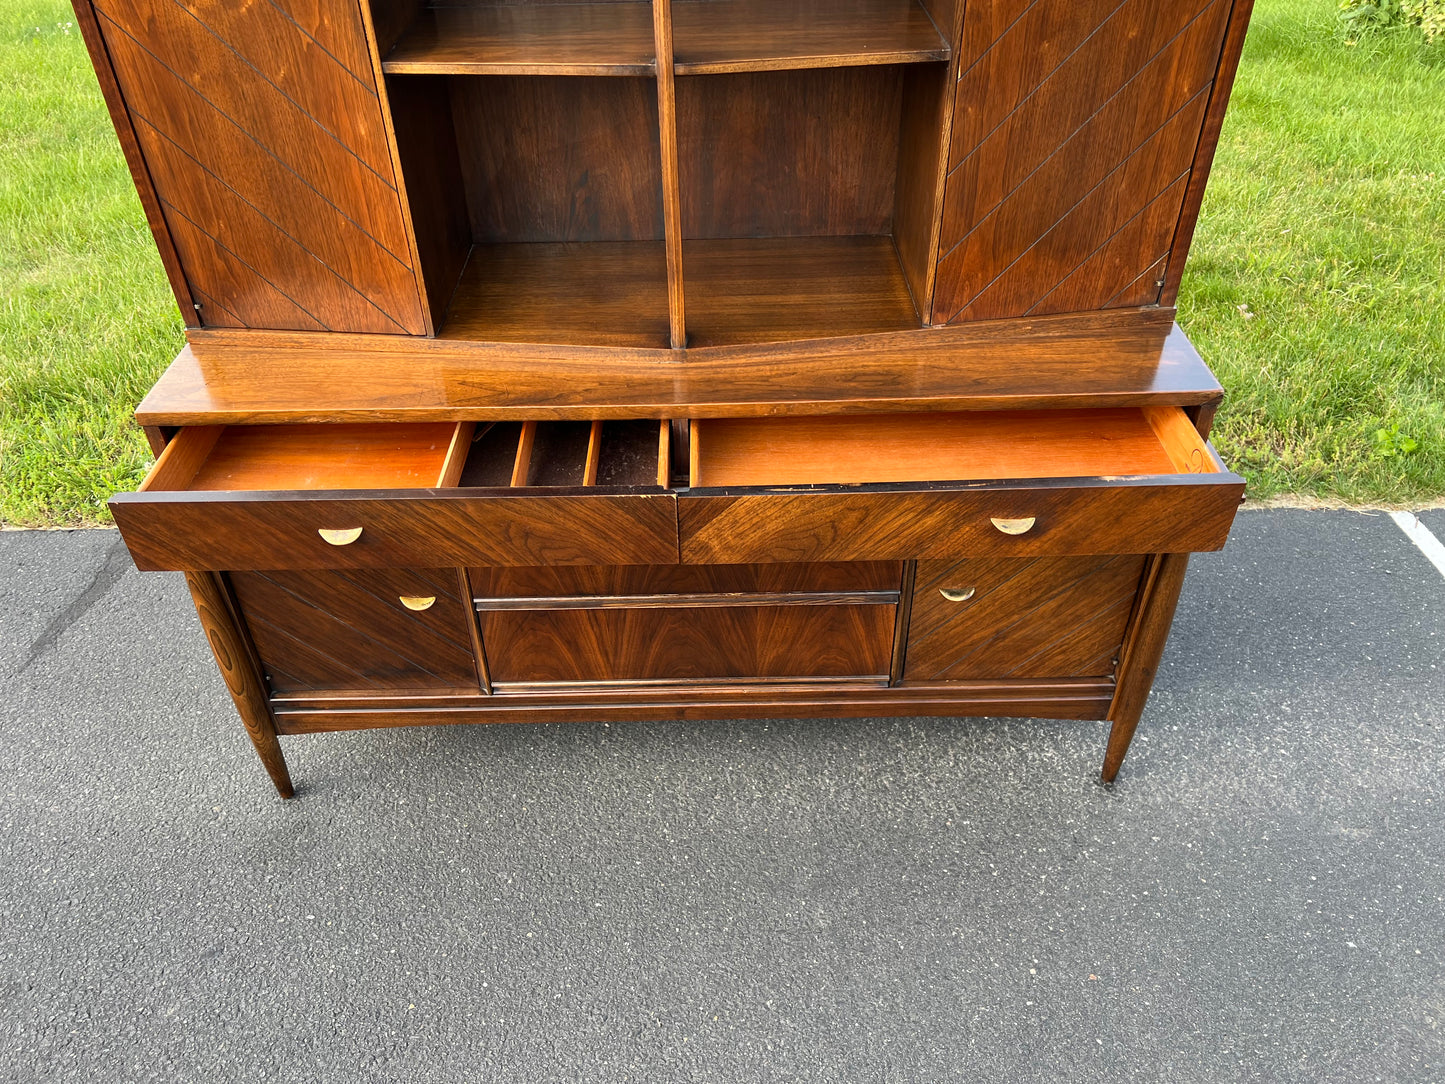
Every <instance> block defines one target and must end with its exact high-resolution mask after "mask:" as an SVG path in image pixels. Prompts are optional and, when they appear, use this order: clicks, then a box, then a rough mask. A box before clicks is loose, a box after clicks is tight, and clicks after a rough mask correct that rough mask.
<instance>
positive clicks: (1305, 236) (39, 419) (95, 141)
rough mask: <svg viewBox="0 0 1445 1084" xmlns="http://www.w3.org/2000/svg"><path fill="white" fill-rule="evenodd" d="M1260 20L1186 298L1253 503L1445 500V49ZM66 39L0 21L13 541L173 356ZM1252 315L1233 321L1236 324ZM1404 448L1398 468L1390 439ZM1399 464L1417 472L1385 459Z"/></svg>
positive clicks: (67, 517)
mask: <svg viewBox="0 0 1445 1084" xmlns="http://www.w3.org/2000/svg"><path fill="white" fill-rule="evenodd" d="M1334 13H1335V0H1258V3H1257V6H1256V10H1255V16H1254V23H1253V27H1252V29H1251V30H1250V36H1249V41H1248V44H1247V46H1246V49H1245V58H1244V62H1243V64H1242V66H1241V69H1240V75H1239V80H1238V82H1237V83H1236V85H1235V90H1234V98H1233V102H1232V105H1231V107H1230V113H1229V118H1228V120H1227V121H1226V123H1225V128H1224V135H1223V138H1222V140H1221V143H1220V150H1219V156H1218V159H1217V160H1216V162H1215V167H1214V175H1213V178H1212V180H1211V182H1210V188H1209V194H1208V196H1207V197H1206V199H1205V203H1204V212H1203V215H1202V218H1201V221H1200V225H1199V230H1198V233H1197V235H1196V237H1195V241H1194V251H1193V254H1192V257H1191V259H1190V263H1189V269H1188V273H1187V274H1186V276H1185V280H1184V289H1183V293H1182V295H1181V297H1180V303H1179V307H1180V321H1181V323H1183V324H1184V326H1185V328H1186V329H1187V330H1188V331H1189V333H1190V335H1191V336H1192V337H1193V338H1194V340H1195V343H1196V344H1197V345H1198V347H1199V349H1200V351H1201V353H1203V355H1204V357H1205V359H1206V360H1207V361H1208V362H1209V363H1210V364H1211V365H1213V366H1214V368H1215V371H1216V372H1217V373H1218V374H1219V378H1220V380H1221V382H1222V383H1223V384H1224V387H1225V389H1226V392H1227V393H1228V399H1227V402H1226V405H1225V408H1224V409H1223V410H1222V411H1221V413H1220V416H1219V421H1218V424H1217V428H1216V430H1215V433H1216V440H1217V443H1218V445H1219V448H1220V450H1221V452H1222V453H1223V454H1224V456H1225V458H1226V459H1227V460H1228V461H1229V462H1230V463H1231V465H1232V466H1234V467H1235V469H1237V470H1239V471H1240V472H1241V473H1242V474H1244V475H1245V476H1246V477H1247V478H1248V479H1249V482H1250V493H1251V495H1252V496H1254V497H1256V498H1265V497H1271V496H1277V495H1290V494H1292V495H1298V496H1313V497H1323V498H1335V499H1343V500H1346V501H1352V502H1360V503H1373V502H1389V503H1403V502H1420V501H1426V500H1435V499H1438V498H1440V497H1441V496H1442V495H1445V315H1442V313H1445V46H1441V47H1436V48H1433V49H1431V48H1427V47H1424V46H1421V45H1420V44H1418V43H1417V41H1416V40H1415V39H1414V38H1413V37H1411V36H1409V35H1405V34H1398V35H1393V36H1387V37H1382V38H1377V39H1374V40H1371V41H1369V42H1367V43H1364V44H1357V45H1349V44H1347V43H1345V42H1344V41H1343V40H1341V38H1340V36H1339V34H1338V32H1337V30H1336V23H1335V18H1334ZM72 18H73V16H72V14H71V11H70V8H69V6H68V5H67V4H65V3H63V2H60V0H0V298H3V306H4V307H3V310H0V522H3V523H9V524H30V525H46V524H86V523H96V522H103V521H104V520H105V519H106V514H105V500H106V498H107V497H108V496H109V495H110V494H111V493H112V492H113V491H115V490H117V489H125V488H131V487H133V486H134V485H135V484H136V483H138V482H139V481H140V478H141V476H142V475H143V473H144V471H145V468H146V466H147V465H148V463H149V460H150V456H149V453H148V452H147V450H146V446H145V442H144V440H143V439H142V438H141V435H140V433H139V432H138V431H137V430H136V429H135V427H134V425H133V424H132V423H131V420H130V415H131V411H132V410H133V409H134V406H135V404H136V403H137V402H138V401H139V400H140V398H141V396H142V395H143V394H144V393H145V391H146V389H147V388H148V387H149V386H150V384H151V383H152V382H153V381H154V380H155V378H156V377H157V376H158V375H159V374H160V372H161V370H162V369H163V368H164V367H165V365H166V364H167V363H168V362H169V361H170V359H171V358H172V357H173V356H174V354H175V352H176V351H177V350H178V349H179V348H180V345H181V343H182V336H181V324H180V319H179V317H178V315H177V313H176V309H175V303H174V300H173V298H172V296H171V294H170V291H169V289H168V288H167V286H166V282H165V278H164V275H163V274H162V271H161V265H160V259H159V258H158V257H157V255H156V253H155V248H154V246H153V244H152V243H151V238H150V234H149V232H148V231H147V229H146V227H145V222H144V219H143V217H142V215H141V211H140V205H139V202H138V201H137V199H136V196H135V192H134V189H133V188H132V187H131V182H130V177H129V175H128V174H127V172H126V169H125V164H124V161H123V160H122V158H121V154H120V149H119V147H118V145H117V144H116V140H115V135H114V133H113V131H112V129H111V126H110V122H109V120H108V118H107V116H106V113H105V108H104V105H103V104H102V102H101V98H100V93H99V91H98V89H97V87H96V83H95V77H94V75H93V74H92V73H91V70H90V65H89V62H88V60H87V58H86V53H85V47H84V45H83V43H82V42H81V40H80V35H79V33H78V31H77V30H76V29H75V28H74V27H73V26H71V25H70V24H71V21H72ZM1241 307H1242V308H1241ZM1382 428H1384V429H1387V430H1390V431H1391V432H1393V433H1395V434H1397V436H1396V437H1394V438H1392V439H1391V440H1390V441H1389V442H1387V444H1386V445H1383V446H1382V445H1381V444H1380V443H1379V442H1378V441H1377V438H1376V436H1375V433H1376V430H1379V429H1382ZM1406 438H1408V439H1409V440H1411V441H1414V442H1417V443H1418V445H1419V448H1418V450H1416V451H1414V452H1413V453H1408V454H1397V455H1393V456H1388V455H1382V454H1381V452H1382V451H1384V450H1388V447H1389V445H1391V444H1393V445H1394V446H1396V447H1397V448H1398V447H1401V446H1403V445H1404V444H1405V443H1406Z"/></svg>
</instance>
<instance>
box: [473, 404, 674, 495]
mask: <svg viewBox="0 0 1445 1084" xmlns="http://www.w3.org/2000/svg"><path fill="white" fill-rule="evenodd" d="M669 425H670V423H668V422H666V421H662V422H659V421H654V420H646V421H593V422H586V421H542V422H531V421H529V422H498V423H496V424H487V423H483V424H481V425H479V426H478V427H477V432H476V436H475V437H474V438H473V441H472V445H471V449H470V452H469V454H468V455H467V459H466V466H465V467H464V468H463V470H462V472H461V485H463V486H467V487H477V486H511V487H513V488H517V489H545V488H562V487H572V486H600V487H606V488H612V489H629V488H637V487H641V486H666V485H667V459H668V434H669Z"/></svg>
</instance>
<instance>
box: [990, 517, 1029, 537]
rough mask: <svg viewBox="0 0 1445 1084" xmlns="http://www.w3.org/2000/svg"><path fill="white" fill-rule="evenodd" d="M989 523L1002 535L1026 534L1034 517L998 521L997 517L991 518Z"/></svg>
mask: <svg viewBox="0 0 1445 1084" xmlns="http://www.w3.org/2000/svg"><path fill="white" fill-rule="evenodd" d="M990 522H991V523H993V525H994V526H995V527H997V528H998V529H999V530H1000V531H1002V532H1003V533H1004V534H1026V533H1027V532H1028V531H1029V530H1030V529H1031V528H1032V527H1033V525H1034V517H1033V516H1027V517H1025V518H1024V519H999V518H998V517H997V516H991V517H990Z"/></svg>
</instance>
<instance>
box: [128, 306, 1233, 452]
mask: <svg viewBox="0 0 1445 1084" xmlns="http://www.w3.org/2000/svg"><path fill="white" fill-rule="evenodd" d="M1001 323H1003V324H1007V325H1008V326H1007V327H1001V326H998V325H997V324H990V325H977V324H975V325H967V326H963V327H950V328H925V329H920V330H918V331H907V332H893V333H888V334H882V335H861V336H853V337H850V338H843V339H834V340H826V339H824V340H810V341H807V342H799V343H790V344H786V347H778V346H776V345H774V346H761V347H756V346H755V347H713V348H708V349H701V350H690V351H685V352H682V354H681V355H679V354H675V353H674V352H673V351H669V350H651V351H649V350H630V349H606V348H595V347H593V348H589V347H542V346H524V345H523V346H519V345H517V344H500V343H493V344H486V343H459V342H453V341H447V340H435V339H419V338H411V337H403V336H391V335H367V336H356V335H341V334H333V335H316V334H306V333H287V332H255V331H240V332H238V331H231V332H226V331H219V330H203V331H197V332H192V333H191V336H190V338H191V343H190V345H189V346H188V347H187V348H186V349H184V350H182V351H181V353H180V355H179V356H178V357H177V358H176V360H175V361H174V362H173V363H172V364H171V367H170V368H169V369H168V370H167V371H166V373H165V374H164V375H163V376H162V377H161V379H160V381H159V382H158V383H157V384H156V386H155V387H154V388H153V389H152V390H151V392H150V394H148V395H147V396H146V398H145V401H144V402H143V403H142V404H141V406H140V408H139V410H138V411H137V412H136V417H137V420H138V421H139V422H140V423H141V424H142V425H172V426H174V425H204V424H216V423H228V424H264V423H275V422H319V421H467V420H503V419H515V420H527V421H534V420H547V419H564V418H586V419H588V420H596V419H599V418H602V419H607V418H686V417H695V418H712V417H719V418H720V417H749V416H757V415H760V414H789V413H791V414H848V413H867V412H878V411H953V410H1019V409H1028V408H1036V407H1066V406H1088V407H1111V406H1119V407H1123V406H1149V405H1168V406H1198V405H1202V404H1210V403H1217V402H1219V401H1220V400H1221V399H1222V398H1223V390H1222V389H1221V388H1220V386H1219V382H1218V381H1217V380H1215V378H1214V376H1213V374H1211V373H1210V371H1209V369H1208V367H1207V366H1206V365H1205V364H1204V362H1203V360H1201V359H1200V357H1199V354H1198V352H1197V351H1195V349H1194V347H1193V345H1192V344H1191V343H1190V342H1189V339H1188V338H1187V337H1186V336H1185V334H1184V332H1183V331H1181V330H1180V329H1179V328H1178V327H1177V326H1176V325H1174V323H1173V320H1172V315H1171V314H1170V313H1169V312H1167V311H1165V310H1136V311H1130V312H1124V313H1122V314H1112V315H1111V314H1093V313H1091V314H1085V315H1084V316H1081V317H1068V318H1063V319H1060V318H1055V317H1048V318H1040V319H1039V320H1037V321H1034V320H1018V321H1003V322H1001ZM679 356H681V357H682V359H683V360H681V361H679V360H677V359H678V357H679Z"/></svg>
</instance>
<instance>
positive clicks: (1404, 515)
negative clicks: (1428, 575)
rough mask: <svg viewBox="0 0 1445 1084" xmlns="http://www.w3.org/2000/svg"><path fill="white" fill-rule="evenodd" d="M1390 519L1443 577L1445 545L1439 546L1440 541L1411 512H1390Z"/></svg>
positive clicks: (1444, 574)
mask: <svg viewBox="0 0 1445 1084" xmlns="http://www.w3.org/2000/svg"><path fill="white" fill-rule="evenodd" d="M1390 518H1391V519H1393V520H1394V521H1395V526H1397V527H1399V528H1400V530H1402V531H1404V532H1405V537H1406V538H1408V539H1409V540H1410V541H1411V542H1413V543H1415V546H1416V548H1417V549H1419V551H1420V552H1421V553H1423V554H1424V555H1425V559H1426V560H1427V561H1429V562H1430V563H1431V564H1432V565H1434V566H1435V570H1436V571H1437V572H1439V573H1440V575H1442V576H1445V545H1441V544H1440V540H1439V539H1438V538H1436V537H1435V536H1434V535H1433V534H1431V533H1430V528H1429V527H1426V526H1425V525H1424V524H1423V523H1421V522H1420V517H1419V516H1417V515H1415V513H1413V512H1391V513H1390Z"/></svg>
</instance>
